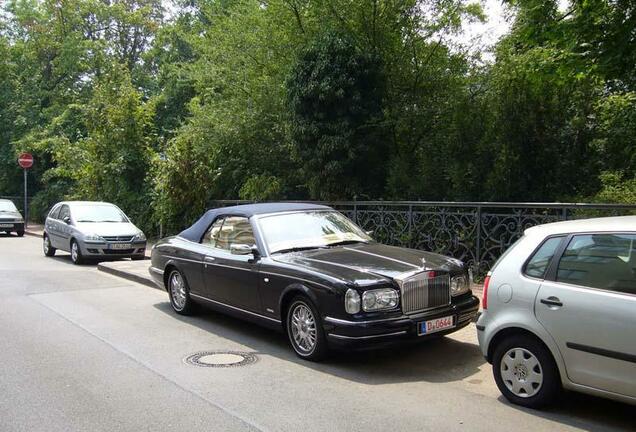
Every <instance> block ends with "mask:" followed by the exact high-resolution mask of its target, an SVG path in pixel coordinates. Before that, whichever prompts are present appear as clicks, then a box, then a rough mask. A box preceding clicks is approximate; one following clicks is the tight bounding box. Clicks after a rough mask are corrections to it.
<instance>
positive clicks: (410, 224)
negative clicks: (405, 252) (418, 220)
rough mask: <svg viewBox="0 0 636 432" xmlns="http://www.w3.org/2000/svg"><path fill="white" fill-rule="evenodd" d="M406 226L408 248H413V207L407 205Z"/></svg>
mask: <svg viewBox="0 0 636 432" xmlns="http://www.w3.org/2000/svg"><path fill="white" fill-rule="evenodd" d="M406 223H407V224H408V231H409V240H408V244H407V246H408V247H413V243H414V241H413V205H412V204H409V215H408V219H407V222H406Z"/></svg>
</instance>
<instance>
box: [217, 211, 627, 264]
mask: <svg viewBox="0 0 636 432" xmlns="http://www.w3.org/2000/svg"><path fill="white" fill-rule="evenodd" d="M245 203H247V201H231V200H224V201H216V202H215V203H214V206H216V207H218V206H226V205H234V204H245ZM320 203H321V204H326V205H329V206H331V207H333V208H335V209H337V210H339V211H341V212H342V213H344V214H345V215H347V216H348V217H349V218H350V219H352V220H353V221H355V222H356V223H357V224H358V225H359V226H361V227H362V228H363V229H365V230H371V231H373V237H374V238H375V239H376V240H378V241H380V242H382V243H386V244H391V245H396V246H404V247H409V248H414V249H422V250H428V251H433V252H437V253H441V254H444V255H450V256H453V257H455V258H458V259H461V260H462V261H464V262H466V263H467V264H469V265H470V267H471V269H472V270H473V273H474V274H476V275H484V274H485V273H486V272H487V271H488V269H489V268H490V267H491V266H492V265H493V264H494V262H495V261H496V260H497V258H498V257H499V256H500V255H501V254H502V253H503V252H504V251H505V250H506V249H507V248H508V247H509V246H510V245H511V244H512V243H514V242H515V241H516V240H517V239H518V238H519V237H521V235H523V232H524V230H525V229H526V228H529V227H531V226H533V225H539V224H544V223H549V222H557V221H562V220H568V219H580V218H585V217H599V216H616V215H625V214H636V205H622V204H583V203H516V202H514V203H501V202H434V201H336V202H320Z"/></svg>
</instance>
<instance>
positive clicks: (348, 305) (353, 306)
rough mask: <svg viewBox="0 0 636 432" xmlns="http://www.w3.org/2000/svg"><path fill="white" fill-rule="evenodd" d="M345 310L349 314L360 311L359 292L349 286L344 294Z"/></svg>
mask: <svg viewBox="0 0 636 432" xmlns="http://www.w3.org/2000/svg"><path fill="white" fill-rule="evenodd" d="M345 310H346V311H347V313H350V314H355V313H358V312H360V294H358V292H357V291H356V290H353V289H351V288H349V289H348V290H347V293H346V294H345Z"/></svg>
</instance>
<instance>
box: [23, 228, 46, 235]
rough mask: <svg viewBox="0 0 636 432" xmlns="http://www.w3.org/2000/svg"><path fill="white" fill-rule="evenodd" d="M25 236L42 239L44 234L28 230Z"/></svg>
mask: <svg viewBox="0 0 636 432" xmlns="http://www.w3.org/2000/svg"><path fill="white" fill-rule="evenodd" d="M24 234H25V235H28V236H31V237H42V233H41V232H36V231H29V230H28V228H27V229H26V230H25V231H24Z"/></svg>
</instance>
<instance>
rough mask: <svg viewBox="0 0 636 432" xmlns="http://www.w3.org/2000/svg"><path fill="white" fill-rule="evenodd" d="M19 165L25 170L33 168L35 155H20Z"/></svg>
mask: <svg viewBox="0 0 636 432" xmlns="http://www.w3.org/2000/svg"><path fill="white" fill-rule="evenodd" d="M18 165H20V166H21V167H22V168H24V169H28V168H31V167H32V166H33V155H32V154H31V153H20V156H18Z"/></svg>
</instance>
